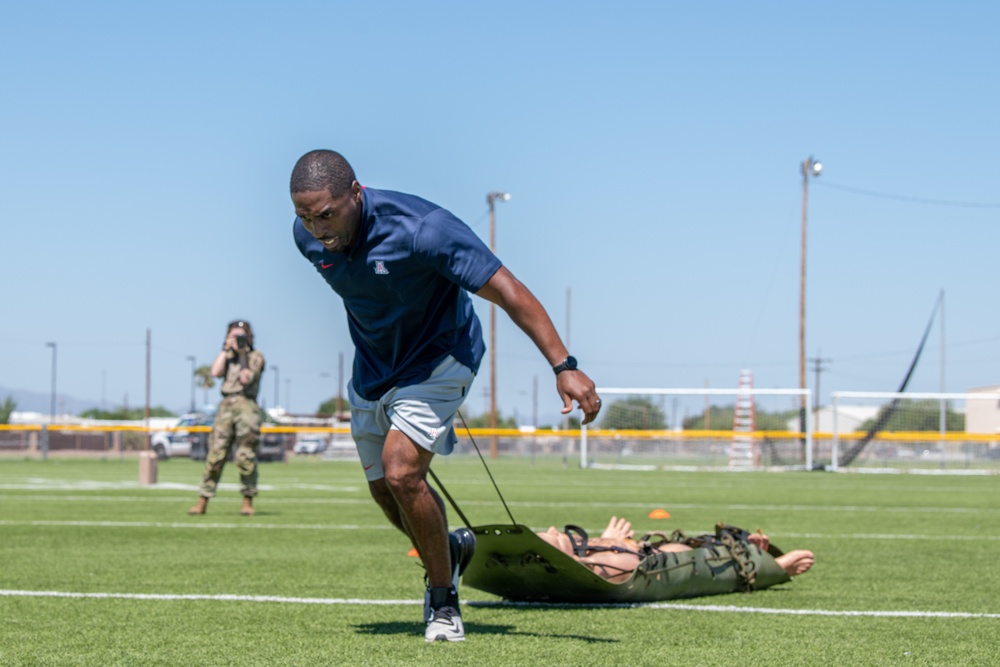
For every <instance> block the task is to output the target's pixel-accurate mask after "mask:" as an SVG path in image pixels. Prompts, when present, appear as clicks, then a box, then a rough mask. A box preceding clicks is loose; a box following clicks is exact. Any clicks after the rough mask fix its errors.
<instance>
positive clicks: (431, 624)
mask: <svg viewBox="0 0 1000 667" xmlns="http://www.w3.org/2000/svg"><path fill="white" fill-rule="evenodd" d="M424 641H428V642H462V641H465V627H464V626H463V625H462V615H461V614H459V613H458V610H457V609H455V608H454V607H441V608H440V609H436V610H435V611H434V614H433V616H431V620H430V621H428V623H427V631H426V632H424Z"/></svg>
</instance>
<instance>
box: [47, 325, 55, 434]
mask: <svg viewBox="0 0 1000 667" xmlns="http://www.w3.org/2000/svg"><path fill="white" fill-rule="evenodd" d="M45 347H51V348H52V402H51V404H50V405H49V424H50V425H51V424H55V423H56V344H55V343H46V344H45Z"/></svg>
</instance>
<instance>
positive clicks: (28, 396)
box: [0, 387, 110, 415]
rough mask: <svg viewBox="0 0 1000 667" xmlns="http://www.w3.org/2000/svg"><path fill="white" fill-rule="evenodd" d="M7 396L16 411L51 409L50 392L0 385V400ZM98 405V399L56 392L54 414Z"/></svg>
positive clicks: (75, 413) (71, 412) (73, 412)
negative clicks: (13, 403) (14, 405)
mask: <svg viewBox="0 0 1000 667" xmlns="http://www.w3.org/2000/svg"><path fill="white" fill-rule="evenodd" d="M8 396H10V397H11V398H12V399H14V402H15V403H16V404H17V407H15V408H14V410H15V411H16V412H41V413H42V414H48V413H49V410H51V406H52V394H48V393H45V394H43V393H39V392H35V391H25V390H23V389H10V388H8V387H0V401H3V400H5V399H6V398H7V397H8ZM100 405H101V402H100V401H95V400H91V399H81V398H76V397H75V396H67V395H66V394H56V414H72V415H77V414H80V413H81V412H83V411H84V410H89V409H90V408H97V407H100ZM109 407H110V406H109Z"/></svg>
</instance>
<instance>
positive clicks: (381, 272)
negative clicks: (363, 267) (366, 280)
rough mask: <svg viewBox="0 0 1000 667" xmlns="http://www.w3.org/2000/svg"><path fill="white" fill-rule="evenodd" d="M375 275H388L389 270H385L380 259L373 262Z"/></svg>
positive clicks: (383, 262)
mask: <svg viewBox="0 0 1000 667" xmlns="http://www.w3.org/2000/svg"><path fill="white" fill-rule="evenodd" d="M375 273H377V274H379V275H380V276H387V275H389V269H387V268H385V261H384V260H381V259H376V260H375Z"/></svg>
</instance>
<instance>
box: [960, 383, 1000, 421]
mask: <svg viewBox="0 0 1000 667" xmlns="http://www.w3.org/2000/svg"><path fill="white" fill-rule="evenodd" d="M967 393H969V394H1000V385H993V386H990V387H976V388H975V389H970V390H969V391H968V392H967ZM965 432H966V433H1000V401H998V400H996V399H983V400H970V401H968V403H967V405H966V409H965Z"/></svg>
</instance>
